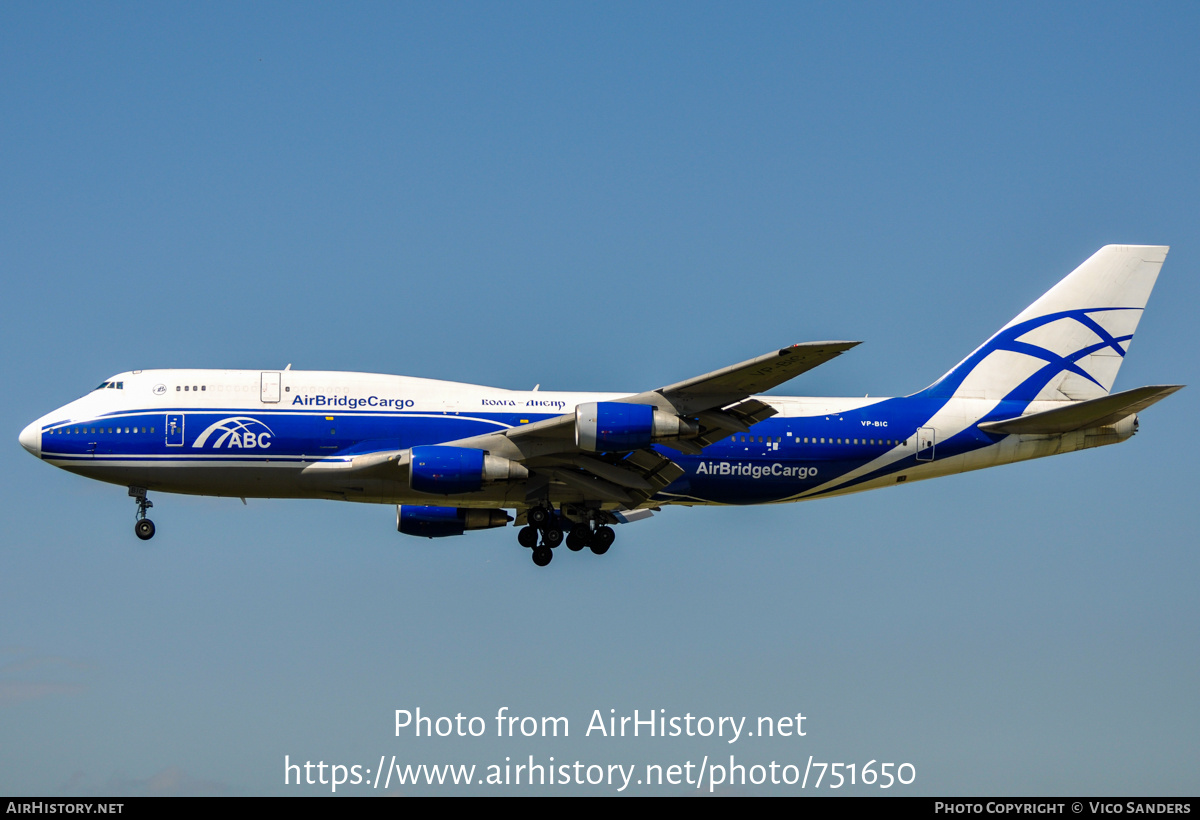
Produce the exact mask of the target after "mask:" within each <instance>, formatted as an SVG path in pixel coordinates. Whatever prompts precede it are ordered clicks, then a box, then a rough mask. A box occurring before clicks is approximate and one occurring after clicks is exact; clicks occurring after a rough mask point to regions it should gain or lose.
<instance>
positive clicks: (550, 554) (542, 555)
mask: <svg viewBox="0 0 1200 820" xmlns="http://www.w3.org/2000/svg"><path fill="white" fill-rule="evenodd" d="M553 558H554V551H553V550H552V549H550V548H549V547H534V548H533V563H535V564H537V565H538V566H539V567H544V566H546V565H547V564H549V563H550V561H551V560H553Z"/></svg>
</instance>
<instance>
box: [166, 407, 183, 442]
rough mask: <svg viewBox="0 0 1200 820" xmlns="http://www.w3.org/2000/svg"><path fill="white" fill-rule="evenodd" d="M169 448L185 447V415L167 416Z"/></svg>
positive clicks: (172, 414) (171, 414)
mask: <svg viewBox="0 0 1200 820" xmlns="http://www.w3.org/2000/svg"><path fill="white" fill-rule="evenodd" d="M167 446H168V447H182V446H183V413H168V414H167Z"/></svg>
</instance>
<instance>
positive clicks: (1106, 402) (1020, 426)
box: [979, 384, 1183, 436]
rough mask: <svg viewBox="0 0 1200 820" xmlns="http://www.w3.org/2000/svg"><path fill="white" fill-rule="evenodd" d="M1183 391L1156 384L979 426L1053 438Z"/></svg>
mask: <svg viewBox="0 0 1200 820" xmlns="http://www.w3.org/2000/svg"><path fill="white" fill-rule="evenodd" d="M1182 389H1183V385H1182V384H1156V385H1150V386H1148V387H1138V388H1135V389H1133V390H1126V391H1124V392H1122V393H1113V394H1112V395H1111V396H1104V397H1102V398H1099V399H1089V400H1088V401H1078V402H1071V403H1070V404H1067V405H1066V406H1064V407H1056V408H1054V409H1053V410H1044V411H1042V412H1041V413H1032V414H1030V415H1028V416H1018V417H1017V418H1014V419H1004V420H1002V421H986V422H984V423H982V424H980V425H979V429H980V430H983V431H984V432H985V433H1004V434H1012V435H1026V436H1039V435H1042V436H1050V435H1062V434H1063V433H1069V432H1071V431H1072V430H1083V429H1086V428H1089V427H1104V426H1106V425H1109V424H1115V423H1116V422H1118V421H1120V420H1121V419H1123V418H1125V417H1127V416H1130V415H1132V414H1134V413H1138V412H1140V411H1142V410H1145V409H1146V408H1147V407H1149V406H1150V405H1152V404H1154V403H1155V402H1157V401H1161V400H1162V399H1165V398H1166V397H1167V396H1169V395H1171V394H1172V393H1174V392H1175V391H1177V390H1182Z"/></svg>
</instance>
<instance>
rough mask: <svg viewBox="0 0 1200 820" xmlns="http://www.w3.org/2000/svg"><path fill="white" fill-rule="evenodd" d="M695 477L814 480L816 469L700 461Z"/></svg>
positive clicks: (778, 464)
mask: <svg viewBox="0 0 1200 820" xmlns="http://www.w3.org/2000/svg"><path fill="white" fill-rule="evenodd" d="M696 475H738V476H746V477H748V478H763V477H765V476H771V477H773V478H816V477H817V468H816V467H790V466H788V465H786V464H780V463H778V462H776V463H774V464H752V463H749V462H745V463H740V462H729V461H701V462H700V463H699V464H698V465H696Z"/></svg>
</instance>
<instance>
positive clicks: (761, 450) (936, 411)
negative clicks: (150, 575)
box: [20, 245, 1183, 567]
mask: <svg viewBox="0 0 1200 820" xmlns="http://www.w3.org/2000/svg"><path fill="white" fill-rule="evenodd" d="M1167 251H1168V248H1167V247H1166V246H1153V245H1108V246H1105V247H1103V248H1101V249H1100V250H1099V251H1097V252H1096V253H1095V254H1094V255H1092V256H1091V257H1090V258H1089V259H1087V260H1086V261H1085V262H1084V263H1083V264H1081V265H1080V266H1079V267H1078V268H1076V269H1075V270H1074V271H1073V272H1072V273H1071V274H1069V275H1068V276H1067V277H1066V278H1065V279H1063V280H1062V281H1060V282H1059V283H1058V284H1057V285H1055V286H1054V287H1053V288H1051V289H1050V290H1049V291H1048V292H1047V293H1045V294H1044V295H1043V296H1042V297H1041V298H1040V299H1038V300H1037V301H1036V302H1034V303H1033V304H1032V305H1030V306H1029V307H1028V308H1026V309H1025V310H1024V311H1022V312H1021V313H1020V314H1018V315H1017V316H1016V318H1014V319H1013V320H1012V321H1011V322H1009V323H1008V324H1006V325H1005V326H1004V327H1002V328H1001V329H1000V330H999V331H997V332H996V333H995V334H994V335H993V336H991V337H990V338H989V339H988V340H987V341H985V342H984V343H983V344H982V345H980V346H979V347H978V348H976V349H975V350H974V351H973V352H972V353H971V354H970V355H968V356H967V357H966V358H964V359H963V360H962V361H961V362H959V363H958V364H957V365H955V366H954V367H953V368H951V369H950V370H949V371H948V372H947V373H946V374H945V375H944V376H942V377H941V378H940V379H938V380H937V381H935V382H934V383H933V384H931V385H930V386H929V387H926V388H925V389H924V390H921V391H919V392H916V393H913V394H912V395H909V396H904V397H899V398H813V397H792V398H789V397H783V396H773V395H762V394H763V393H764V392H765V391H767V390H770V389H772V388H775V387H777V386H778V385H780V384H783V383H784V382H786V381H788V380H790V379H793V378H795V377H797V376H799V375H801V374H802V373H805V372H807V371H808V370H811V369H812V368H814V367H816V366H818V365H820V364H823V363H825V362H827V361H829V360H830V359H833V358H835V357H836V356H839V355H841V354H842V353H844V352H845V351H847V350H849V349H850V348H852V347H854V346H855V345H857V344H858V342H852V341H827V342H807V343H803V344H794V345H791V346H790V347H784V348H781V349H778V350H773V351H771V352H769V353H767V354H765V355H762V356H758V357H757V358H754V359H750V360H748V361H745V362H741V363H740V364H735V365H732V366H729V367H725V368H722V369H720V370H715V371H712V372H711V373H705V374H704V375H702V376H696V377H694V378H690V379H685V380H684V381H680V382H676V383H674V384H669V385H666V386H665V387H660V388H658V389H656V390H649V391H646V392H642V393H633V394H629V393H563V392H550V391H541V390H539V389H538V388H537V387H535V388H534V389H533V390H532V391H516V390H505V389H501V388H494V387H485V386H481V385H474V384H461V383H456V382H449V381H438V380H432V379H421V378H411V377H405V376H389V375H376V374H367V373H342V372H315V371H299V370H292V369H291V365H288V366H287V367H286V368H284V369H283V370H253V371H248V370H133V371H130V372H125V373H120V374H118V375H116V376H113V377H111V378H109V379H106V380H105V381H103V382H101V384H100V385H99V386H98V387H96V388H95V389H94V390H93V391H91V392H90V393H88V394H86V395H84V396H83V397H82V398H79V399H77V400H75V401H72V402H70V403H69V404H67V405H64V406H63V407H60V408H58V409H57V410H54V411H52V412H50V413H48V414H46V415H45V416H43V417H41V418H40V419H38V420H37V421H34V422H33V423H32V424H30V425H29V426H27V427H26V428H25V429H24V430H23V431H22V432H21V434H20V443H21V445H22V446H23V447H24V448H25V449H26V450H28V451H29V452H30V453H32V454H33V455H34V456H35V457H37V458H39V459H41V460H42V461H46V462H48V463H50V464H53V465H54V466H56V467H61V468H62V469H64V470H68V471H70V472H73V473H77V474H79V475H82V476H86V477H88V478H93V479H96V480H99V481H105V482H110V483H113V484H119V485H124V486H126V487H128V488H129V495H130V496H131V497H133V498H134V499H135V501H136V504H137V515H136V523H135V533H136V535H137V537H138V538H141V539H143V540H148V539H150V538H152V537H153V536H154V533H155V527H154V523H153V522H152V521H151V520H150V519H149V518H148V517H147V515H146V513H147V510H149V509H150V508H151V507H152V506H153V503H152V502H151V501H150V499H149V497H148V495H147V493H148V492H149V491H155V492H167V493H190V494H196V495H212V496H226V497H234V498H236V497H240V498H241V499H242V500H243V502H244V501H245V499H246V498H250V497H254V498H325V499H335V500H342V501H359V502H367V503H380V504H395V505H396V527H397V530H398V531H399V532H401V533H405V534H407V535H415V536H426V537H429V538H438V537H445V536H452V535H462V534H463V533H464V532H466V531H468V530H480V529H490V528H494V527H503V526H507V525H508V524H509V523H510V522H514V526H516V527H520V530H519V532H518V535H517V540H518V542H519V543H520V544H521V545H522V546H524V547H527V548H529V549H530V550H531V552H532V557H533V562H534V563H535V564H536V565H538V566H541V567H544V566H546V565H548V564H549V563H550V561H551V559H552V558H553V555H554V552H553V551H554V549H555V548H556V547H558V546H559V545H560V544H561V543H563V541H564V539H565V542H566V545H567V547H568V549H570V550H572V551H579V550H581V549H584V548H585V547H586V548H588V549H590V550H591V551H592V552H593V553H595V554H597V555H603V554H604V553H605V552H607V551H608V549H609V547H610V546H611V545H612V543H613V541H614V539H615V532H614V530H613V527H614V526H615V525H618V524H624V523H628V522H631V521H635V520H638V519H642V518H646V517H648V516H650V515H652V514H653V513H654V512H656V511H660V510H661V508H662V507H663V506H664V505H683V506H690V505H696V504H717V505H719V504H738V505H745V504H768V503H772V504H773V503H781V502H791V501H804V500H809V499H815V498H825V497H829V496H835V495H843V494H846V493H853V492H861V491H864V490H870V489H876V488H879V487H890V486H894V485H897V484H905V483H909V482H913V481H921V480H924V479H927V478H935V477H938V476H944V475H950V474H952V473H959V472H964V471H967V470H977V469H981V468H984V467H992V466H996V465H999V464H1008V463H1012V462H1016V461H1023V460H1026V459H1032V458H1040V457H1043V456H1050V455H1056V454H1058V453H1067V452H1072V451H1075V450H1082V449H1086V448H1089V447H1098V446H1102V445H1107V444H1116V443H1118V442H1122V441H1125V440H1126V439H1128V438H1129V437H1130V436H1132V435H1133V434H1134V433H1136V432H1137V429H1138V415H1137V414H1138V413H1140V412H1141V411H1142V410H1144V409H1145V408H1147V407H1149V406H1150V405H1152V404H1154V403H1155V402H1157V401H1159V400H1161V399H1163V398H1165V397H1166V396H1168V395H1170V394H1172V393H1174V392H1175V391H1177V390H1179V389H1181V388H1182V387H1183V385H1151V386H1147V387H1139V388H1136V389H1133V390H1126V391H1123V392H1120V393H1112V392H1111V388H1112V385H1113V382H1114V380H1115V379H1116V376H1117V371H1118V369H1119V368H1120V366H1121V363H1122V362H1123V361H1124V359H1125V355H1126V353H1127V352H1128V350H1129V344H1130V341H1131V340H1132V338H1133V334H1134V331H1135V330H1136V329H1137V325H1138V321H1139V319H1140V318H1141V315H1142V311H1143V310H1144V308H1145V305H1146V302H1147V300H1148V298H1149V296H1150V291H1151V289H1152V288H1153V287H1154V283H1155V280H1156V279H1157V277H1158V273H1159V270H1160V269H1161V267H1162V264H1163V261H1164V260H1165V259H1166V255H1167ZM510 510H511V511H512V512H513V513H514V514H513V515H509V513H508V511H510Z"/></svg>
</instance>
